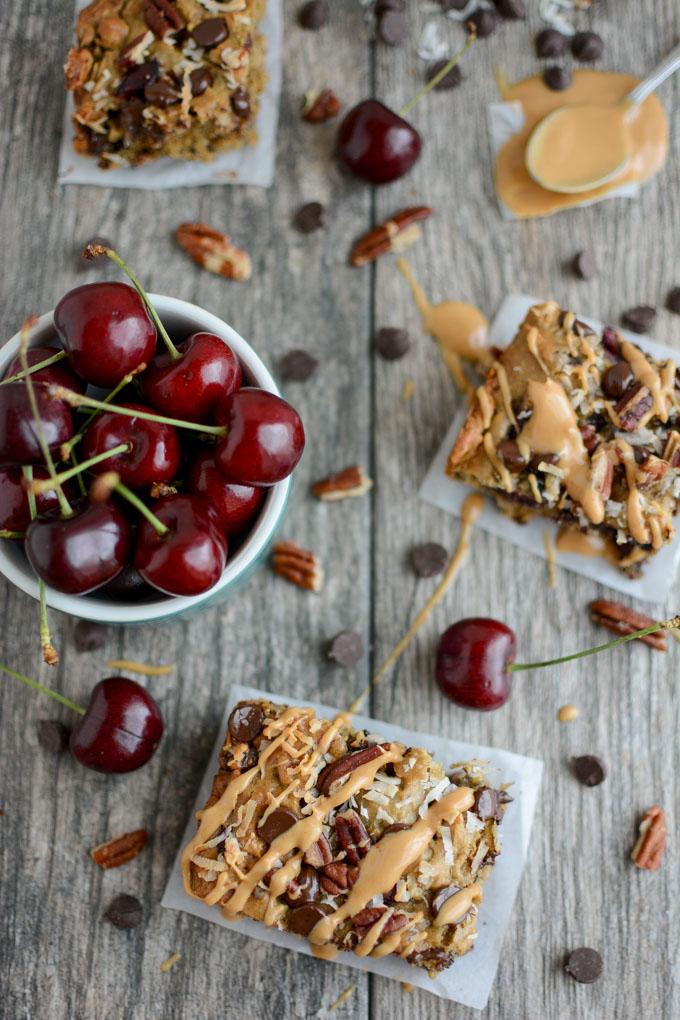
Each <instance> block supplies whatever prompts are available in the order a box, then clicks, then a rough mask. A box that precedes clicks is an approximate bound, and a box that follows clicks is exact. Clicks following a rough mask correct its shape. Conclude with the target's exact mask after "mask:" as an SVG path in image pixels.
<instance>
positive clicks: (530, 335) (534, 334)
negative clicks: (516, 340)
mask: <svg viewBox="0 0 680 1020" xmlns="http://www.w3.org/2000/svg"><path fill="white" fill-rule="evenodd" d="M540 339H541V335H540V333H539V332H538V330H537V329H536V327H535V326H532V327H531V328H530V329H529V330H528V331H527V347H528V348H529V351H530V353H531V354H532V355H533V358H534V360H535V361H536V362H538V366H539V368H540V369H541V372H543V374H544V375H546V376H549V375H550V370H549V368H548V367H547V365H546V363H545V361H544V360H543V358H542V356H541V352H540V350H539V347H538V343H539V340H540Z"/></svg>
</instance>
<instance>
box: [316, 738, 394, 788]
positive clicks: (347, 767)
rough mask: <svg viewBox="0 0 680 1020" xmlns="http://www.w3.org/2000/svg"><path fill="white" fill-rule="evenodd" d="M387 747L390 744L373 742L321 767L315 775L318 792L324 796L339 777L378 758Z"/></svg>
mask: <svg viewBox="0 0 680 1020" xmlns="http://www.w3.org/2000/svg"><path fill="white" fill-rule="evenodd" d="M389 748H390V744H373V745H372V746H371V747H362V748H361V749H360V750H359V751H353V752H352V753H351V754H345V755H343V757H342V758H338V759H337V760H336V761H332V762H331V763H330V764H329V765H326V767H325V768H323V769H321V772H319V775H318V776H317V780H316V786H317V789H318V790H319V793H322V794H323V795H324V796H326V795H327V794H328V793H329V792H330V789H331V787H332V786H333V784H334V783H337V781H338V780H339V779H342V778H343V777H344V776H347V775H349V773H350V772H354V770H355V769H358V768H359V766H360V765H366V764H367V762H369V761H373V760H374V759H375V758H380V757H381V756H382V755H383V754H385V752H386V751H388V750H389Z"/></svg>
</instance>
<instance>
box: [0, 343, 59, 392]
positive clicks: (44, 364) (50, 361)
mask: <svg viewBox="0 0 680 1020" xmlns="http://www.w3.org/2000/svg"><path fill="white" fill-rule="evenodd" d="M66 357H68V355H67V354H66V351H57V352H56V354H53V355H52V357H51V358H45V360H44V361H38V362H37V364H35V365H29V366H28V368H25V369H23V370H22V371H21V372H17V373H16V375H10V376H8V377H7V379H3V380H2V382H0V386H4V385H5V384H6V383H11V382H21V380H22V379H25V378H26V376H27V375H33V374H34V373H35V372H40V370H41V369H43V368H49V366H50V365H56V363H57V362H58V361H62V360H63V359H64V358H66Z"/></svg>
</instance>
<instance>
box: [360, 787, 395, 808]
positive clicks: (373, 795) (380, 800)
mask: <svg viewBox="0 0 680 1020" xmlns="http://www.w3.org/2000/svg"><path fill="white" fill-rule="evenodd" d="M363 799H364V800H368V801H373V802H374V803H375V804H383V805H384V804H389V802H390V799H389V797H386V796H385V794H384V793H380V792H379V791H378V790H367V792H366V793H365V794H364V797H363Z"/></svg>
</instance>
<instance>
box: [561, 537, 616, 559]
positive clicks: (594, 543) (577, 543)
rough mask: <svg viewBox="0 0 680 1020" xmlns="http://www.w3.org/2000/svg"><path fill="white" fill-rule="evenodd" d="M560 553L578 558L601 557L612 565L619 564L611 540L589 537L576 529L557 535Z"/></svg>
mask: <svg viewBox="0 0 680 1020" xmlns="http://www.w3.org/2000/svg"><path fill="white" fill-rule="evenodd" d="M555 548H556V549H557V551H558V553H575V555H577V556H601V557H602V558H603V559H605V560H607V561H608V562H610V563H616V562H618V558H617V556H616V548H615V546H614V543H613V542H612V541H611V540H610V539H606V538H604V537H599V536H595V535H588V534H587V533H585V532H583V531H577V529H576V528H562V529H561V530H560V531H559V532H558V535H557V539H556V541H555Z"/></svg>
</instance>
